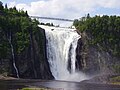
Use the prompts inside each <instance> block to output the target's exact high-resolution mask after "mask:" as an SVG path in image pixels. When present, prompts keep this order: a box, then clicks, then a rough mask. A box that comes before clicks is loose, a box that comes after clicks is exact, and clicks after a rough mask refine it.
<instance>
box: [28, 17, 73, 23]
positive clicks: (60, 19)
mask: <svg viewBox="0 0 120 90" xmlns="http://www.w3.org/2000/svg"><path fill="white" fill-rule="evenodd" d="M30 18H35V19H49V20H59V21H68V22H73V21H74V20H70V19H63V18H53V17H39V16H30Z"/></svg>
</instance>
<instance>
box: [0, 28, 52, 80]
mask: <svg viewBox="0 0 120 90" xmlns="http://www.w3.org/2000/svg"><path fill="white" fill-rule="evenodd" d="M9 56H10V57H9V58H7V59H4V60H0V71H1V72H0V73H2V74H5V75H9V76H13V77H16V72H15V70H14V67H13V64H12V58H11V55H9ZM15 62H16V67H17V69H18V72H19V76H20V78H38V79H54V77H53V76H52V73H51V71H50V68H49V64H48V61H47V56H46V38H45V31H44V30H43V29H41V28H40V30H39V31H37V32H36V33H34V34H33V32H30V44H29V46H28V47H26V48H25V50H24V51H23V52H22V53H20V54H19V55H15Z"/></svg>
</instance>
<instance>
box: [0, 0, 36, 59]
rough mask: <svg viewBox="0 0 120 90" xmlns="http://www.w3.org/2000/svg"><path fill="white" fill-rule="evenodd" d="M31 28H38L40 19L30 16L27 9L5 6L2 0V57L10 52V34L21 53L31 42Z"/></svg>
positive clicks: (0, 32)
mask: <svg viewBox="0 0 120 90" xmlns="http://www.w3.org/2000/svg"><path fill="white" fill-rule="evenodd" d="M30 30H32V32H33V34H34V33H35V32H36V31H37V30H38V21H36V20H32V19H30V18H29V16H28V14H27V11H26V12H24V11H23V10H19V11H18V10H17V9H16V7H13V8H8V7H7V5H5V7H3V5H2V2H1V1H0V59H2V58H7V56H8V55H9V53H10V43H9V40H10V36H11V39H12V44H13V46H14V50H15V52H16V54H20V53H21V52H23V51H24V49H25V48H26V47H28V45H29V44H30Z"/></svg>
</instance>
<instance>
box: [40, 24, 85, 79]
mask: <svg viewBox="0 0 120 90" xmlns="http://www.w3.org/2000/svg"><path fill="white" fill-rule="evenodd" d="M39 27H41V28H43V29H45V34H46V40H47V41H46V47H47V59H48V62H49V65H50V69H51V72H52V74H53V76H54V77H55V79H56V80H68V81H81V80H84V79H86V78H85V75H84V74H83V73H77V72H76V66H75V62H76V48H77V42H78V39H79V38H81V36H80V35H79V34H78V33H77V32H76V30H75V29H70V28H60V27H50V26H44V25H39ZM69 68H70V69H69Z"/></svg>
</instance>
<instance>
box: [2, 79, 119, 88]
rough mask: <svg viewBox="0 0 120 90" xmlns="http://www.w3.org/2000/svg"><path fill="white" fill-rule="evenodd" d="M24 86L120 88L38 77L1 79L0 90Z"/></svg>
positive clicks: (117, 86)
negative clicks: (39, 78)
mask: <svg viewBox="0 0 120 90" xmlns="http://www.w3.org/2000/svg"><path fill="white" fill-rule="evenodd" d="M24 87H34V88H40V87H42V88H50V89H45V90H120V85H110V84H100V83H88V82H87V81H83V82H70V81H58V80H38V79H37V80H35V79H14V80H0V90H20V89H22V88H24ZM33 90H35V89H33ZM37 90H39V89H37Z"/></svg>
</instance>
